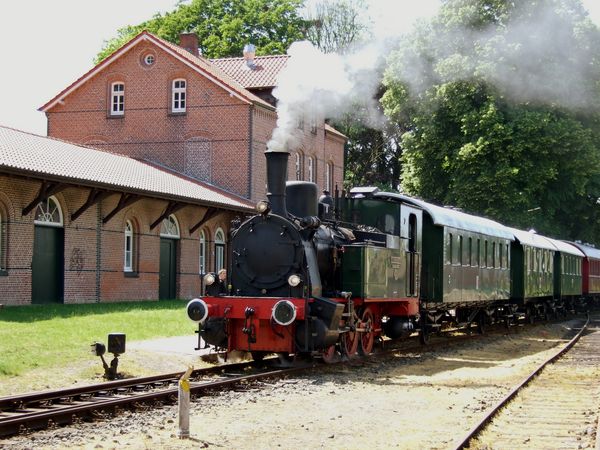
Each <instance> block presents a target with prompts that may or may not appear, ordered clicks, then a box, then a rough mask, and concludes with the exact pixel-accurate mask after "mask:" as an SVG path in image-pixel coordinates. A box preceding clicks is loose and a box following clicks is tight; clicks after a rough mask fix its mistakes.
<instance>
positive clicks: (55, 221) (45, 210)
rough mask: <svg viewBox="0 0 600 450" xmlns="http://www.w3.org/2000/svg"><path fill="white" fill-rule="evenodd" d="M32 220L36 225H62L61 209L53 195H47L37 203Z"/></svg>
mask: <svg viewBox="0 0 600 450" xmlns="http://www.w3.org/2000/svg"><path fill="white" fill-rule="evenodd" d="M34 222H35V223H37V224H38V225H49V226H55V227H61V226H62V224H63V215H62V210H61V209H60V206H59V204H58V201H57V200H56V198H55V197H48V199H46V201H43V202H41V203H39V204H38V205H37V208H36V210H35V219H34Z"/></svg>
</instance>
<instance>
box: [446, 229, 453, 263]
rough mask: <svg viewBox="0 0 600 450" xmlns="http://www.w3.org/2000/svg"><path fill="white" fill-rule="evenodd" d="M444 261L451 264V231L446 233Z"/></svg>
mask: <svg viewBox="0 0 600 450" xmlns="http://www.w3.org/2000/svg"><path fill="white" fill-rule="evenodd" d="M446 263H447V264H452V233H449V234H448V245H447V246H446Z"/></svg>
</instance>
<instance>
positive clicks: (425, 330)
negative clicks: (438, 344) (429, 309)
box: [419, 314, 431, 345]
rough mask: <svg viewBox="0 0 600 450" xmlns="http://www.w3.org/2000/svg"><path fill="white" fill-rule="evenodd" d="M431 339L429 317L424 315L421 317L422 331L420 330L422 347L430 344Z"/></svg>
mask: <svg viewBox="0 0 600 450" xmlns="http://www.w3.org/2000/svg"><path fill="white" fill-rule="evenodd" d="M430 338H431V330H430V329H429V327H428V326H427V316H426V314H423V315H422V316H421V330H419V340H420V341H421V344H422V345H427V344H429V339H430Z"/></svg>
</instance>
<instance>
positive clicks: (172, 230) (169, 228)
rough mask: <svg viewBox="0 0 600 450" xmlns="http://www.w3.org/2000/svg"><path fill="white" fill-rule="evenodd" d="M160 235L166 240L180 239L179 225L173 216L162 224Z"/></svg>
mask: <svg viewBox="0 0 600 450" xmlns="http://www.w3.org/2000/svg"><path fill="white" fill-rule="evenodd" d="M160 235H161V236H162V237H166V238H172V239H179V223H178V222H177V218H176V217H175V216H174V215H173V214H171V215H170V216H169V217H167V218H166V219H163V221H162V223H161V224H160Z"/></svg>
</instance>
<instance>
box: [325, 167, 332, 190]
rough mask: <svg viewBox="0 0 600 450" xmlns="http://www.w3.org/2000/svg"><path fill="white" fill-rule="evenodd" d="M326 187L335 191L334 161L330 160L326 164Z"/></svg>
mask: <svg viewBox="0 0 600 450" xmlns="http://www.w3.org/2000/svg"><path fill="white" fill-rule="evenodd" d="M325 189H327V190H328V191H329V193H330V194H331V193H332V192H333V163H332V162H328V163H327V164H326V165H325Z"/></svg>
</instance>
